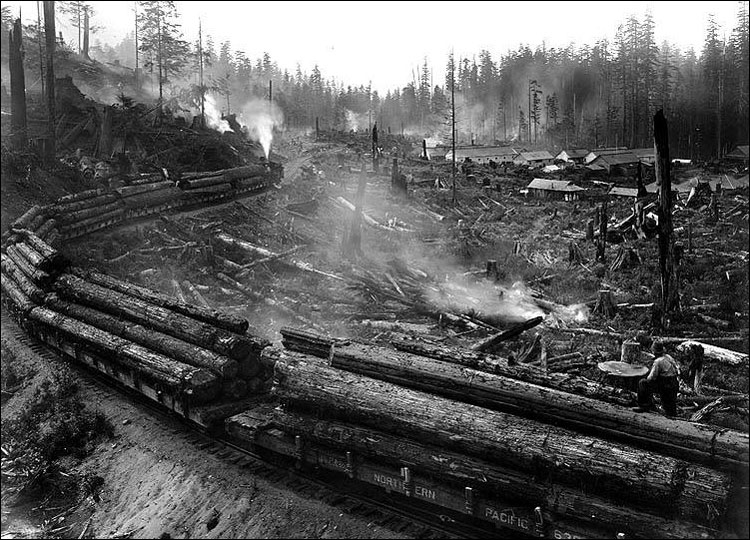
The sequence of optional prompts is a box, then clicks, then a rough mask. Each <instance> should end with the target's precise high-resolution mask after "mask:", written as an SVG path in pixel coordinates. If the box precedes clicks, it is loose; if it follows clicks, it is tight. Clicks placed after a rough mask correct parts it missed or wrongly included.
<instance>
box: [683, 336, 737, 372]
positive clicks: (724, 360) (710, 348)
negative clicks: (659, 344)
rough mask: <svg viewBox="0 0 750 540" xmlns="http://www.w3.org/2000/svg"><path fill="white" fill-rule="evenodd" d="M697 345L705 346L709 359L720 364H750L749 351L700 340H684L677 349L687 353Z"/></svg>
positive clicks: (704, 350) (705, 354)
mask: <svg viewBox="0 0 750 540" xmlns="http://www.w3.org/2000/svg"><path fill="white" fill-rule="evenodd" d="M695 345H700V346H701V347H703V354H704V356H705V358H706V359H707V360H709V361H710V360H714V361H716V362H719V363H720V364H726V365H728V366H734V367H737V366H739V367H744V368H745V369H747V368H748V366H750V363H749V362H748V355H747V353H741V352H737V351H731V350H729V349H724V348H722V347H717V346H716V345H708V344H706V343H701V342H700V341H683V342H682V343H680V344H679V345H677V351H678V352H680V353H683V354H686V353H688V352H689V351H690V348H691V347H692V346H695Z"/></svg>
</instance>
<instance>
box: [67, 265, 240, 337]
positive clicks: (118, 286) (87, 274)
mask: <svg viewBox="0 0 750 540" xmlns="http://www.w3.org/2000/svg"><path fill="white" fill-rule="evenodd" d="M72 273H73V274H74V275H76V276H78V277H81V278H83V279H85V280H87V281H90V282H91V283H95V284H97V285H101V286H102V287H106V288H108V289H112V290H113V291H117V292H121V293H125V294H128V295H130V296H132V297H133V298H137V299H139V300H143V301H144V302H148V303H150V304H154V305H157V306H161V307H163V308H167V309H170V310H172V311H174V312H176V313H181V314H183V315H187V316H189V317H192V318H194V319H197V320H199V321H202V322H205V323H208V324H211V325H213V326H216V327H219V328H223V329H224V330H229V331H230V332H235V333H237V334H244V333H245V332H247V329H248V328H249V326H250V325H249V323H248V322H247V320H246V319H243V318H242V317H237V316H236V315H232V314H230V313H224V312H221V311H217V310H215V309H208V308H203V307H200V306H195V305H192V304H184V303H181V302H178V301H176V300H175V299H174V298H172V297H170V296H167V295H166V294H163V293H160V292H157V291H153V290H151V289H148V288H146V287H141V286H140V285H136V284H135V283H130V282H128V281H122V280H120V279H117V278H114V277H112V276H108V275H106V274H102V273H101V272H93V271H87V270H82V269H80V268H74V269H73V270H72Z"/></svg>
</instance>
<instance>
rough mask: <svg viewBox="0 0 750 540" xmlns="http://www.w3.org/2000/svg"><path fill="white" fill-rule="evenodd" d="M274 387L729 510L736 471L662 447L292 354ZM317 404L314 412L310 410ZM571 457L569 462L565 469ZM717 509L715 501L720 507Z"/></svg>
mask: <svg viewBox="0 0 750 540" xmlns="http://www.w3.org/2000/svg"><path fill="white" fill-rule="evenodd" d="M274 373H275V375H274V382H275V386H274V391H275V393H276V394H277V395H278V396H279V397H281V398H282V399H284V400H286V401H287V402H290V403H293V404H295V406H296V405H299V406H301V407H305V408H310V407H311V408H313V409H319V410H324V411H326V415H327V417H328V418H329V419H334V418H336V417H337V418H346V419H347V421H350V422H359V423H362V424H364V425H365V426H369V427H374V428H376V429H382V430H383V431H386V432H390V433H394V434H401V433H408V434H409V437H410V438H411V439H413V440H420V439H421V440H429V441H432V443H433V444H435V445H437V446H443V447H445V448H446V450H451V451H456V452H461V453H466V454H468V455H472V456H475V457H478V458H481V459H486V460H488V461H491V462H493V463H497V464H499V465H501V466H504V467H508V468H511V469H515V470H520V471H526V472H534V473H536V474H537V475H538V476H539V477H540V478H543V479H546V480H549V481H551V482H555V483H561V484H569V485H571V486H574V487H576V488H581V489H585V490H589V491H590V492H591V493H595V494H600V495H605V496H610V497H612V498H616V499H620V500H623V501H633V502H637V503H639V504H647V505H648V504H653V505H655V506H658V507H660V508H664V506H665V504H667V505H668V507H669V508H671V509H673V510H675V511H676V512H677V513H678V514H679V515H690V516H696V517H697V516H701V517H703V518H704V519H705V517H706V516H707V514H708V513H709V512H711V510H710V509H709V504H706V503H707V500H706V499H707V498H708V499H709V501H710V506H712V507H714V508H716V509H718V510H719V513H720V514H723V511H724V508H725V499H726V495H727V491H728V489H729V486H730V484H731V480H730V478H729V476H728V475H726V474H724V473H720V472H717V471H713V470H710V469H707V468H705V467H702V466H699V465H694V464H691V463H687V462H685V461H682V460H678V459H674V458H671V457H667V456H664V455H659V454H656V453H653V452H649V451H645V450H638V449H635V448H632V447H630V446H627V445H623V444H619V443H613V442H607V441H603V440H601V439H597V438H593V437H589V436H586V435H582V434H580V433H576V432H573V431H569V430H565V429H561V428H558V427H554V426H550V425H547V424H541V423H538V422H534V421H530V420H526V419H524V418H521V417H517V416H513V415H508V414H505V413H500V412H497V411H490V410H488V409H484V408H482V407H477V406H475V405H469V404H465V403H461V402H457V401H453V400H450V399H446V398H443V397H440V396H435V395H432V394H427V393H424V392H418V391H415V390H410V389H406V388H403V387H399V386H397V385H394V384H390V383H385V382H381V381H377V380H373V379H370V378H368V377H362V376H359V375H354V374H349V373H344V372H341V371H339V370H336V369H332V368H330V367H327V366H325V365H321V364H320V363H319V362H316V363H313V362H310V361H309V360H308V361H305V360H304V357H302V356H300V355H295V356H294V357H292V356H290V355H288V354H285V355H282V357H281V358H279V359H278V360H277V361H276V364H275V366H274ZM308 410H309V409H308ZM560 463H564V466H562V467H561V466H560ZM714 505H715V506H714Z"/></svg>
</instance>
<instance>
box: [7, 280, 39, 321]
mask: <svg viewBox="0 0 750 540" xmlns="http://www.w3.org/2000/svg"><path fill="white" fill-rule="evenodd" d="M0 278H2V290H3V293H4V294H5V295H7V299H8V300H9V301H10V302H11V303H12V304H13V309H14V310H15V311H16V312H18V313H20V314H21V315H24V316H25V315H27V314H28V313H29V312H30V311H31V310H32V309H33V308H34V307H36V305H35V304H34V302H32V301H31V299H30V298H29V297H28V296H26V295H25V294H24V293H23V291H22V290H21V289H20V287H19V286H18V285H16V282H15V281H13V280H12V279H11V278H10V277H9V276H7V275H5V273H2V274H0Z"/></svg>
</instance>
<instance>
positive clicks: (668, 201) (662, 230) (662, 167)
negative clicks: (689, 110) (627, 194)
mask: <svg viewBox="0 0 750 540" xmlns="http://www.w3.org/2000/svg"><path fill="white" fill-rule="evenodd" d="M654 150H655V153H656V162H655V174H656V182H657V184H658V185H659V229H658V236H659V274H660V279H661V324H662V327H664V328H667V327H669V322H670V319H671V315H672V314H673V313H674V312H675V311H677V310H679V309H680V304H679V294H678V285H679V284H678V283H677V280H676V279H675V277H676V276H675V264H674V245H673V243H672V178H671V176H670V161H669V133H668V130H667V119H666V118H665V117H664V111H662V110H661V109H659V111H657V113H656V114H655V115H654Z"/></svg>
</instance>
